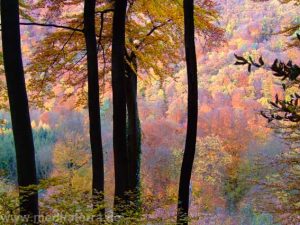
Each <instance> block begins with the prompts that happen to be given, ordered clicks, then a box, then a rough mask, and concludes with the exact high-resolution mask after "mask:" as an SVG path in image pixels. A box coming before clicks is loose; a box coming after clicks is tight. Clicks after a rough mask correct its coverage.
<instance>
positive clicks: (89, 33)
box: [84, 0, 105, 219]
mask: <svg viewBox="0 0 300 225" xmlns="http://www.w3.org/2000/svg"><path fill="white" fill-rule="evenodd" d="M95 7H96V0H85V2H84V36H85V42H86V49H87V67H88V109H89V122H90V142H91V150H92V171H93V181H92V188H93V190H92V193H93V206H94V207H95V208H99V207H100V216H101V217H102V219H104V218H105V209H104V207H103V203H104V202H103V200H104V164H103V148H102V137H101V119H100V99H99V77H98V55H97V53H98V50H97V41H96V31H95Z"/></svg>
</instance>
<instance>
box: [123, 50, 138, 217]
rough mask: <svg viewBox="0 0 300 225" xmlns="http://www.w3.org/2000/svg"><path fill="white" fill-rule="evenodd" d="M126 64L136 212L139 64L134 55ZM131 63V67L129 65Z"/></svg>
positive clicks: (129, 147) (131, 181)
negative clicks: (137, 73)
mask: <svg viewBox="0 0 300 225" xmlns="http://www.w3.org/2000/svg"><path fill="white" fill-rule="evenodd" d="M129 60H130V62H127V63H126V75H127V77H126V78H125V84H126V104H127V116H128V118H127V125H128V129H127V131H128V134H127V152H128V157H129V192H130V194H131V196H130V199H131V200H132V201H133V202H134V203H135V204H134V209H133V210H134V211H139V208H140V186H141V183H140V163H141V134H140V122H139V116H138V105H137V75H136V72H137V62H136V57H135V55H134V53H133V55H132V57H130V59H128V61H129ZM128 63H131V66H130V65H128Z"/></svg>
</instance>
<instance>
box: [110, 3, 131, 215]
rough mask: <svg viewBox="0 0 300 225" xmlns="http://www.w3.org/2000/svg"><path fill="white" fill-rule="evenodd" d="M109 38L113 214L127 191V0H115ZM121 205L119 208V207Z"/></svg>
mask: <svg viewBox="0 0 300 225" xmlns="http://www.w3.org/2000/svg"><path fill="white" fill-rule="evenodd" d="M114 4H115V11H114V16H113V40H112V90H113V146H114V163H115V199H114V210H115V215H120V214H122V213H123V212H124V210H125V207H124V206H125V205H124V204H125V203H126V201H127V200H126V192H127V191H128V155H127V147H126V146H127V143H126V92H125V60H124V56H125V18H126V7H127V0H118V1H115V3H114ZM122 205H123V207H122Z"/></svg>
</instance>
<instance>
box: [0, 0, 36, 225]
mask: <svg viewBox="0 0 300 225" xmlns="http://www.w3.org/2000/svg"><path fill="white" fill-rule="evenodd" d="M1 22H2V46H3V58H4V68H5V75H6V82H7V89H8V98H9V104H10V112H11V121H12V127H13V135H14V141H15V148H16V158H17V160H16V161H17V172H18V184H19V187H20V192H19V198H20V214H21V215H22V216H29V217H30V222H31V223H35V221H34V215H38V213H39V211H38V194H37V191H36V190H28V189H27V190H25V189H24V187H25V188H26V187H28V186H29V185H36V184H37V178H36V164H35V153H34V144H33V137H32V129H31V124H30V115H29V106H28V98H27V93H26V86H25V77H24V70H23V62H22V54H21V42H20V27H19V3H18V0H2V1H1Z"/></svg>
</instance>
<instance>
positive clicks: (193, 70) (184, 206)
mask: <svg viewBox="0 0 300 225" xmlns="http://www.w3.org/2000/svg"><path fill="white" fill-rule="evenodd" d="M183 3H184V4H183V5H184V6H183V8H184V29H185V32H184V39H185V52H186V65H187V79H188V117H187V118H188V124H187V134H186V141H185V149H184V155H183V162H182V167H181V174H180V182H179V195H178V209H177V210H178V211H177V223H178V224H188V213H189V203H190V196H189V195H190V191H189V188H190V181H191V175H192V168H193V163H194V157H195V149H196V138H197V120H198V81H197V58H196V47H195V25H194V1H193V0H184V1H183Z"/></svg>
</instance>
